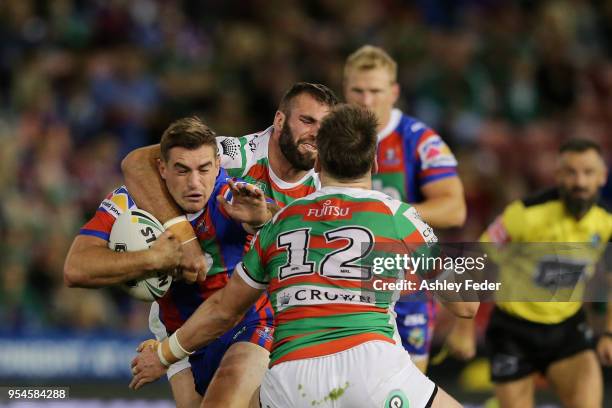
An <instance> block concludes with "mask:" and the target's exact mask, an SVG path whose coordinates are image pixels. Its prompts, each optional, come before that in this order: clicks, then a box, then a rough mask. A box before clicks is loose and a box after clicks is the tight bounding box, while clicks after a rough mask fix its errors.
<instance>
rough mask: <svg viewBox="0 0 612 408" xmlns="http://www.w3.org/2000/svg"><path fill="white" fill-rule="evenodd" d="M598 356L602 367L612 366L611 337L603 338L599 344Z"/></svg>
mask: <svg viewBox="0 0 612 408" xmlns="http://www.w3.org/2000/svg"><path fill="white" fill-rule="evenodd" d="M597 356H598V357H599V361H601V365H603V366H610V365H612V338H610V337H609V336H601V338H600V339H599V341H598V342H597Z"/></svg>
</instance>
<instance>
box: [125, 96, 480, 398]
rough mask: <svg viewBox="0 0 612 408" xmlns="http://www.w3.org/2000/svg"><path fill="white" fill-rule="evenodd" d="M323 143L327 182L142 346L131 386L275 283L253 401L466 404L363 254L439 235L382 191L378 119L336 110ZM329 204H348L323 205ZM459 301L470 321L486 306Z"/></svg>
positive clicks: (407, 249)
mask: <svg viewBox="0 0 612 408" xmlns="http://www.w3.org/2000/svg"><path fill="white" fill-rule="evenodd" d="M338 143H339V144H340V145H341V146H342V147H343V148H342V149H341V151H338V149H337V148H336V147H335V146H337V144H338ZM317 148H318V152H319V153H318V157H317V159H316V162H315V169H316V170H317V171H318V172H320V175H321V184H322V188H321V189H320V190H319V191H317V192H315V193H312V194H310V195H308V196H306V197H304V198H302V199H298V200H295V201H293V202H292V203H291V204H289V205H288V206H286V207H284V208H283V209H281V210H280V211H279V212H278V213H277V214H276V215H275V216H274V218H273V220H272V222H269V223H268V224H266V225H265V226H264V227H263V228H262V230H261V231H259V233H258V234H257V236H256V238H255V240H254V242H253V243H252V246H251V249H250V250H249V252H248V253H247V254H246V256H245V258H244V260H243V261H242V262H241V263H240V264H239V265H238V266H237V267H236V273H234V275H233V276H232V278H231V280H230V282H229V284H228V285H227V286H226V287H225V288H224V289H222V290H221V291H219V292H218V293H216V294H215V295H214V296H212V297H211V298H210V299H208V301H207V302H205V303H204V304H203V305H202V306H201V307H200V308H198V310H197V311H196V312H195V313H194V315H193V316H192V317H191V318H190V319H189V320H188V321H187V322H186V323H185V325H183V327H182V328H181V329H180V330H179V331H178V332H177V333H176V334H174V335H173V336H171V337H170V338H169V339H168V340H164V341H163V342H162V343H160V344H159V345H157V347H155V348H146V349H144V350H143V352H142V353H141V354H140V355H139V356H138V357H137V358H136V359H135V360H134V362H133V363H132V365H133V372H134V379H133V381H132V383H131V386H132V387H134V388H139V387H141V386H142V385H143V384H145V383H147V382H150V381H152V380H154V379H155V378H157V377H159V376H160V375H163V372H164V371H165V367H164V365H167V364H168V363H170V362H172V361H176V360H177V359H179V358H182V356H183V355H185V354H186V353H188V350H192V349H195V348H197V347H200V346H201V345H205V344H207V343H209V342H210V341H213V340H214V339H215V338H216V336H218V334H219V333H222V332H223V331H225V330H226V328H227V327H231V326H232V325H233V324H234V323H235V321H237V320H238V319H239V316H240V315H241V314H242V313H243V311H244V310H246V309H247V308H248V307H250V305H251V304H252V302H253V301H255V300H256V299H257V298H258V297H259V296H260V295H261V293H262V292H263V291H264V290H265V289H267V290H268V291H269V293H270V296H271V299H272V302H273V307H274V309H275V316H276V320H277V327H276V331H275V334H274V348H273V351H272V354H271V368H270V370H268V372H267V373H266V375H265V377H264V380H263V382H262V385H261V389H260V392H259V393H255V394H254V398H253V399H252V401H251V407H261V406H263V407H270V408H277V407H278V408H281V407H282V408H292V407H311V406H330V405H331V406H334V407H338V408H342V407H347V408H348V407H351V408H359V407H374V406H375V407H381V406H393V407H406V408H407V407H414V408H423V407H459V406H460V405H459V404H458V403H457V402H456V401H455V400H454V399H453V398H452V397H450V396H449V395H448V394H447V393H446V392H444V391H443V390H442V389H441V388H439V387H438V386H436V385H435V384H434V383H433V382H431V380H429V379H428V378H427V377H426V376H425V375H424V374H423V373H421V372H420V371H419V370H418V369H417V368H416V366H415V365H414V364H413V363H412V361H411V360H410V356H409V354H408V353H407V352H406V351H405V350H404V349H403V348H402V347H401V345H400V344H399V342H396V340H395V338H394V335H395V324H394V322H393V318H392V316H391V313H390V312H391V310H390V309H391V307H392V302H393V300H392V299H393V297H392V296H388V295H389V294H388V293H373V292H371V291H370V290H369V289H367V288H371V287H372V285H371V283H372V281H373V280H374V279H375V278H376V275H374V274H372V271H371V269H370V268H369V267H368V266H367V265H368V263H367V261H366V263H362V261H363V260H364V259H366V258H367V257H368V256H369V254H370V252H371V251H372V249H373V248H380V245H393V246H395V247H396V248H403V252H404V253H413V252H412V250H413V248H415V247H418V248H426V247H429V246H430V245H431V243H432V242H433V241H435V237H434V235H433V232H432V231H431V228H430V227H429V226H428V225H427V224H425V223H424V222H423V221H422V220H421V219H420V218H419V217H418V215H417V213H416V211H415V210H414V208H412V207H411V206H410V205H408V204H405V203H402V202H400V201H398V200H394V199H392V198H391V197H389V196H386V195H384V194H382V193H380V192H376V191H372V190H371V184H372V183H371V173H372V172H373V171H375V170H376V161H375V154H376V119H375V117H374V115H372V114H371V113H370V112H368V111H366V110H363V109H361V108H359V107H355V106H351V105H341V106H338V107H336V108H335V109H334V110H333V111H332V112H331V113H330V114H329V115H328V116H327V117H326V118H325V119H324V120H323V124H322V126H321V129H320V130H319V133H318V135H317ZM329 207H335V208H336V209H337V210H338V211H327V210H324V209H325V208H329ZM425 236H427V237H429V238H428V239H425ZM402 272H403V271H400V270H397V271H390V275H389V276H390V278H391V279H393V278H392V277H393V276H395V278H397V277H400V276H401V275H402ZM374 287H375V286H374ZM449 307H450V308H451V309H452V310H453V311H454V312H455V313H457V314H458V315H459V316H463V317H471V316H473V314H474V313H475V312H476V309H477V303H457V304H449Z"/></svg>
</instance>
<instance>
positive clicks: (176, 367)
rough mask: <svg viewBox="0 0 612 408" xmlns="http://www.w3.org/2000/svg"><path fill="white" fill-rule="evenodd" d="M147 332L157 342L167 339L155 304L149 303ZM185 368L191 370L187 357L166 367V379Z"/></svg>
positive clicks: (166, 333)
mask: <svg viewBox="0 0 612 408" xmlns="http://www.w3.org/2000/svg"><path fill="white" fill-rule="evenodd" d="M149 330H151V333H153V334H154V335H155V338H156V339H157V341H162V340H164V339H165V338H166V337H168V332H167V331H166V326H164V324H163V323H162V321H161V319H160V318H159V305H158V304H157V302H153V303H151V310H150V311H149ZM186 368H191V364H189V360H188V358H187V357H185V358H184V359H182V360H180V361H177V362H176V363H174V364H171V365H170V367H168V371H167V372H166V375H167V376H168V379H171V378H172V376H173V375H175V374H176V373H178V372H180V371H183V370H184V369H186Z"/></svg>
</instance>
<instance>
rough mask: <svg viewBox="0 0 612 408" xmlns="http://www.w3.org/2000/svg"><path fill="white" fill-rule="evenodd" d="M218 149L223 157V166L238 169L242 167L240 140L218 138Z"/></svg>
mask: <svg viewBox="0 0 612 408" xmlns="http://www.w3.org/2000/svg"><path fill="white" fill-rule="evenodd" d="M217 147H218V149H219V155H220V156H221V166H222V167H227V168H236V167H240V166H242V159H241V157H240V140H239V139H238V138H236V137H225V136H220V137H217Z"/></svg>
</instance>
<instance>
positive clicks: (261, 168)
mask: <svg viewBox="0 0 612 408" xmlns="http://www.w3.org/2000/svg"><path fill="white" fill-rule="evenodd" d="M272 130H273V128H272V127H269V128H268V129H266V130H264V131H263V132H260V133H253V134H250V135H246V136H242V137H226V136H220V137H217V145H218V147H219V153H220V156H221V167H223V168H224V169H226V170H227V173H228V174H229V175H230V176H232V177H239V178H241V179H243V180H244V181H246V182H247V183H251V184H254V185H256V186H258V187H259V188H261V189H262V190H263V192H264V193H265V194H266V196H268V197H270V198H272V199H273V200H274V201H276V202H277V203H278V204H279V205H281V206H285V205H287V204H289V203H290V202H292V201H293V200H295V199H297V198H302V197H305V196H307V195H308V194H310V193H312V192H314V191H315V190H316V189H318V188H319V187H320V183H319V177H318V175H317V173H315V172H314V170H310V171H309V172H308V173H306V175H305V176H304V177H303V178H302V179H301V180H299V181H296V182H294V183H288V182H286V181H283V180H282V179H281V178H280V177H278V176H277V175H276V174H274V172H273V171H272V169H271V168H270V164H269V160H268V143H269V142H270V136H271V135H272Z"/></svg>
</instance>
